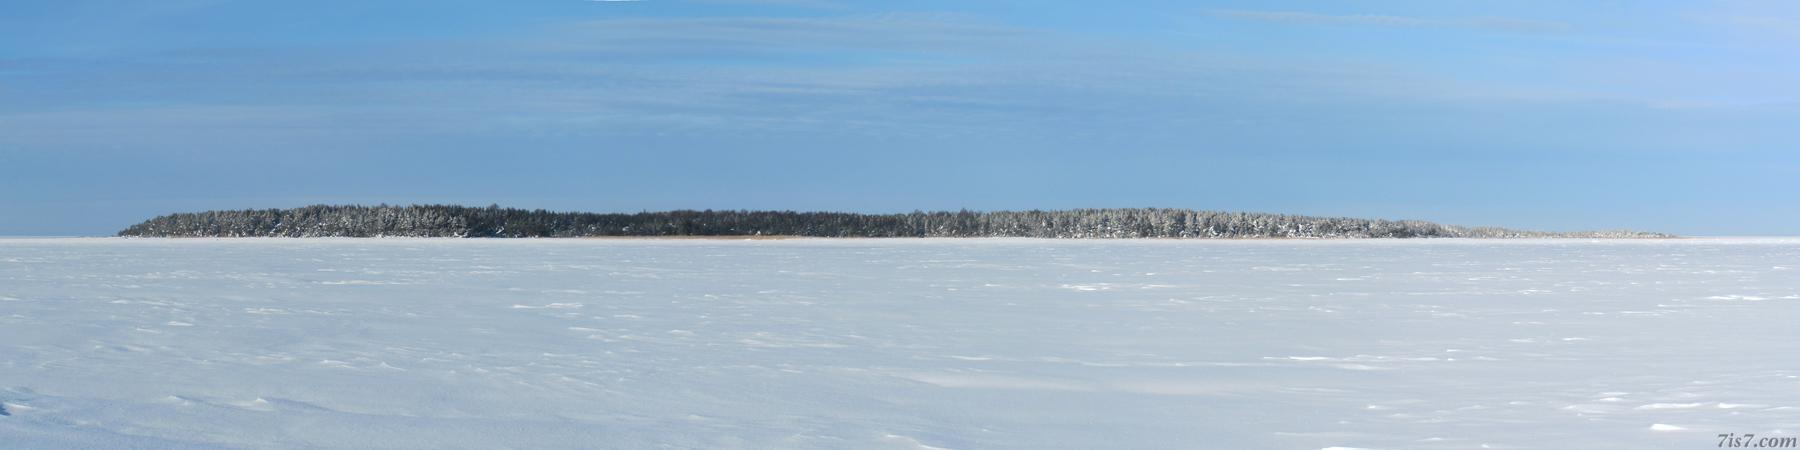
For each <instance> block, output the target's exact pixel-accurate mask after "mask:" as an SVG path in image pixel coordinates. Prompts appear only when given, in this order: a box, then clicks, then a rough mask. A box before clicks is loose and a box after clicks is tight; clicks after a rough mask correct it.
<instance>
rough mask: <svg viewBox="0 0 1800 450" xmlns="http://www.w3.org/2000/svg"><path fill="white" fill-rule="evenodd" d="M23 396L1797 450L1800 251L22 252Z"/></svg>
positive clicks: (457, 419) (366, 410)
mask: <svg viewBox="0 0 1800 450" xmlns="http://www.w3.org/2000/svg"><path fill="white" fill-rule="evenodd" d="M0 405H3V407H4V410H3V411H4V412H0V447H6V448H15V447H23V448H46V447H80V448H100V447H109V448H133V447H141V448H210V447H230V448H238V447H251V448H267V447H333V448H492V447H511V448H642V447H676V448H717V447H753V448H895V449H917V448H934V447H942V448H1326V447H1365V448H1394V447H1406V448H1475V447H1480V446H1484V445H1485V446H1491V447H1495V448H1507V447H1535V448H1623V447H1633V448H1690V449H1691V448H1716V447H1717V444H1718V441H1719V438H1718V437H1717V435H1718V434H1720V433H1738V434H1740V435H1741V434H1746V433H1755V434H1757V435H1759V437H1761V436H1795V435H1796V433H1800V240H1782V239H1687V240H1649V241H1582V240H1566V241H1535V240H1528V241H1489V240H1404V241H1398V240H1381V241H1046V240H1029V239H1001V240H990V239H970V240H913V239H896V240H779V241H723V240H417V239H375V240H333V239H298V240H251V239H247V240H155V239H145V240H125V239H7V240H0ZM1782 433H1786V434H1782Z"/></svg>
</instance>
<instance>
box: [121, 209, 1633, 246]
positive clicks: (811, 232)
mask: <svg viewBox="0 0 1800 450" xmlns="http://www.w3.org/2000/svg"><path fill="white" fill-rule="evenodd" d="M119 235H120V236H137V237H384V236H397V237H459V238H472V237H493V238H522V237H599V236H809V237H1035V238H1432V237H1463V238H1529V237H1584V238H1647V237H1669V236H1668V235H1664V234H1660V233H1644V232H1634V231H1602V232H1576V233H1551V232H1537V231H1521V230H1511V229H1505V228H1492V227H1459V226H1452V225H1440V224H1436V223H1432V222H1425V221H1418V220H1378V219H1355V218H1345V217H1313V216H1296V215H1287V214H1263V213H1242V212H1217V211H1196V210H1189V209H1167V208H1117V209H1073V210H1060V211H1037V210H1033V211H991V212H977V211H967V210H964V211H955V212H950V211H933V212H924V211H914V212H910V213H900V214H858V213H842V212H796V211H714V210H706V211H692V210H680V211H663V212H639V213H579V212H555V211H546V210H542V209H537V210H525V209H515V208H501V207H499V206H488V207H485V208H484V207H468V206H456V205H411V206H390V205H376V206H364V205H347V206H338V205H315V206H307V207H301V208H292V209H254V210H236V211H205V212H192V213H177V214H169V215H164V216H159V217H156V218H153V219H150V220H147V221H144V222H143V223H139V224H136V225H132V226H131V227H130V228H126V229H125V230H123V231H120V232H119Z"/></svg>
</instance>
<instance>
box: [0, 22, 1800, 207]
mask: <svg viewBox="0 0 1800 450" xmlns="http://www.w3.org/2000/svg"><path fill="white" fill-rule="evenodd" d="M1795 80H1800V3H1794V2H1786V1H1718V2H1714V1H1604V0H1601V1H1588V2H1566V1H1516V0H1515V1H1481V0H1476V1H1462V2H1442V1H1436V0H1415V1H1316V2H1290V1H1219V2H1203V1H1158V0H1146V1H1118V2H1076V1H1052V0H1029V1H1025V0H992V1H980V2H970V1H927V0H921V1H871V2H860V1H848V0H641V1H587V0H566V1H564V0H556V1H549V0H520V1H493V0H486V1H477V0H432V1H421V0H383V1H374V2H371V1H308V2H269V1H232V0H164V1H156V2H145V1H136V0H132V1H123V0H121V1H89V0H54V1H33V0H9V1H5V2H0V235H40V236H42V235H55V236H67V235H110V234H112V233H114V232H116V231H117V230H119V229H122V228H124V227H126V226H128V225H130V224H132V223H135V222H137V221H140V220H142V219H145V218H148V217H151V216H155V215H159V214H166V213H172V212H180V211H199V210H210V209H244V208H272V207H294V206H303V205H309V204H319V203H332V204H344V203H361V204H375V203H389V204H411V203H455V204H467V205H488V204H500V205H503V206H513V207H522V208H546V209H554V210H572V211H596V212H604V211H620V212H636V211H643V210H669V209H784V210H786V209H792V210H837V211H856V212H906V211H913V210H945V209H947V210H955V209H962V208H967V209H974V210H1001V209H1015V210H1016V209H1062V208H1084V207H1169V208H1191V209H1204V210H1229V211H1256V212H1277V213H1293V214H1310V215H1330V216H1352V217H1370V218H1391V219H1422V220H1432V221H1437V222H1442V223H1450V224H1460V225H1491V226H1507V227H1515V228H1528V229H1542V230H1586V229H1638V230H1649V231H1662V232H1672V233H1679V234H1684V235H1800V202H1797V201H1796V200H1795V198H1796V197H1795V194H1796V193H1800V145H1797V144H1800V125H1796V124H1800V102H1797V100H1800V83H1796V82H1795Z"/></svg>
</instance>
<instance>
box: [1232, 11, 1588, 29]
mask: <svg viewBox="0 0 1800 450" xmlns="http://www.w3.org/2000/svg"><path fill="white" fill-rule="evenodd" d="M1207 13H1208V14H1210V15H1212V16H1214V17H1221V18H1227V19H1238V20H1252V21H1258V22H1276V23H1288V24H1314V25H1362V26H1378V27H1416V28H1463V29H1481V30H1494V31H1509V32H1540V33H1541V32H1557V31H1566V30H1569V29H1570V28H1571V27H1570V26H1569V24H1566V23H1562V22H1552V21H1542V20H1529V19H1517V18H1510V17H1491V16H1489V17H1459V18H1427V17H1413V16H1399V15H1389V14H1321V13H1314V12H1302V11H1256V10H1237V9H1220V10H1211V11H1207Z"/></svg>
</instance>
